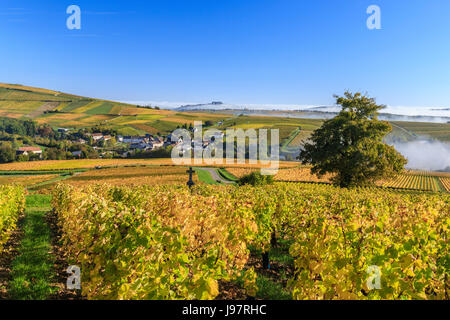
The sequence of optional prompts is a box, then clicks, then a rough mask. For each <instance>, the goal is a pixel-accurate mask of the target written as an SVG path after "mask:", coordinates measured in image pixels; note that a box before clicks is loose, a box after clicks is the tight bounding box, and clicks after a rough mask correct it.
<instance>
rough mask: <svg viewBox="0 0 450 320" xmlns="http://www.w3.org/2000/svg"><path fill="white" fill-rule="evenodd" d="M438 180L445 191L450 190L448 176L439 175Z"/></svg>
mask: <svg viewBox="0 0 450 320" xmlns="http://www.w3.org/2000/svg"><path fill="white" fill-rule="evenodd" d="M439 180H440V181H441V183H442V186H443V187H444V189H445V190H446V191H447V192H450V178H448V177H440V178H439Z"/></svg>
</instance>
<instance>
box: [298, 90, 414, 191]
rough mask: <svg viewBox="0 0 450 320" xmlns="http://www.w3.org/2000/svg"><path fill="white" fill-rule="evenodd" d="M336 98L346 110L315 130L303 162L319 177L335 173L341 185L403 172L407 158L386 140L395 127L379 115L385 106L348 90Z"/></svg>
mask: <svg viewBox="0 0 450 320" xmlns="http://www.w3.org/2000/svg"><path fill="white" fill-rule="evenodd" d="M335 98H336V103H337V104H338V105H340V106H341V107H342V110H341V111H340V112H339V114H338V115H337V116H336V117H334V118H333V119H329V120H326V121H325V122H324V123H323V125H322V127H320V128H319V129H317V130H316V131H314V133H313V134H312V136H311V138H310V141H309V142H307V143H306V144H305V146H304V149H303V150H302V151H301V152H300V156H299V159H300V160H302V162H303V164H307V163H309V164H312V172H313V173H314V174H317V175H318V176H321V175H324V174H326V173H333V174H335V177H334V181H333V182H334V183H336V184H338V185H340V186H341V187H350V186H357V185H367V184H370V183H373V182H375V181H376V180H378V179H381V178H386V177H389V176H393V175H396V174H398V173H400V172H401V171H402V170H403V167H404V166H405V164H406V162H407V161H406V159H405V158H404V157H403V156H402V155H401V154H400V153H398V152H397V151H396V150H395V148H394V147H392V146H389V145H387V144H385V143H383V141H382V140H383V138H384V137H385V136H386V134H388V133H389V132H390V131H391V130H392V128H391V126H390V124H389V123H388V122H385V121H380V120H378V118H377V117H378V112H379V110H381V109H383V108H384V107H385V106H383V105H377V104H376V102H375V99H373V98H369V97H367V96H365V95H361V93H355V94H352V93H351V92H345V95H344V96H343V97H340V96H335Z"/></svg>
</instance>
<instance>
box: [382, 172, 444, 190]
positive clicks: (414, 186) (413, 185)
mask: <svg viewBox="0 0 450 320" xmlns="http://www.w3.org/2000/svg"><path fill="white" fill-rule="evenodd" d="M382 186H384V187H391V188H401V189H411V190H424V191H435V192H438V191H440V190H441V188H440V186H439V181H438V178H437V177H434V176H431V175H426V174H419V175H410V174H402V175H400V176H398V177H397V178H395V179H392V180H390V181H387V182H384V183H383V184H382Z"/></svg>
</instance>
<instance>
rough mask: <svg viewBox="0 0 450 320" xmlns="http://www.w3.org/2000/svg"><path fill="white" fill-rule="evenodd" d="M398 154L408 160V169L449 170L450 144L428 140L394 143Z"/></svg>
mask: <svg viewBox="0 0 450 320" xmlns="http://www.w3.org/2000/svg"><path fill="white" fill-rule="evenodd" d="M392 145H393V146H394V147H395V149H397V151H398V152H400V153H401V154H402V155H403V156H404V157H406V158H407V159H408V164H407V165H406V167H407V168H408V169H417V170H428V171H441V170H447V171H448V170H450V143H444V142H439V141H429V140H415V141H410V142H395V143H393V144H392Z"/></svg>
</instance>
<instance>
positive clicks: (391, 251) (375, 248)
mask: <svg viewBox="0 0 450 320" xmlns="http://www.w3.org/2000/svg"><path fill="white" fill-rule="evenodd" d="M53 198H54V206H55V209H56V211H57V212H58V214H59V219H60V225H61V228H62V231H63V239H64V249H65V250H66V251H67V252H68V253H69V257H70V259H71V260H70V263H74V264H79V265H80V266H81V268H82V283H83V293H84V294H85V295H87V296H88V298H95V299H103V298H123V299H155V298H164V299H176V298H182V299H192V298H206V299H209V298H214V297H215V296H216V295H217V294H218V292H217V282H216V281H217V280H219V279H224V280H230V279H234V278H236V277H238V276H239V275H242V272H243V270H244V269H245V268H244V266H245V264H246V262H247V259H248V254H249V253H248V250H247V247H248V245H252V246H257V247H259V248H261V249H262V251H263V252H267V251H268V249H269V248H270V246H271V243H272V241H273V238H274V236H275V238H283V239H289V240H291V241H292V243H293V244H292V246H291V248H290V254H291V255H292V257H293V258H294V260H295V273H294V274H292V275H291V280H290V281H289V282H288V287H289V288H290V290H291V292H292V294H293V297H294V298H296V299H379V298H383V299H413V298H424V299H445V298H446V299H448V298H449V296H448V292H447V290H448V285H449V282H448V271H449V270H448V269H449V259H450V258H449V252H448V246H447V244H448V231H449V224H450V218H449V212H450V196H448V195H447V194H442V195H438V194H436V195H427V194H416V195H413V194H399V193H395V192H388V191H385V190H382V189H364V188H361V189H358V190H347V189H340V188H337V187H333V186H329V185H314V184H298V183H293V184H290V183H279V184H275V185H270V186H264V187H256V188H254V187H251V186H243V187H239V188H237V187H233V186H220V187H219V186H215V187H212V186H197V187H195V188H194V189H193V192H192V194H191V193H189V192H188V191H186V190H185V188H183V187H177V186H165V187H138V188H118V187H107V186H99V187H89V188H85V189H81V190H76V189H73V188H71V187H67V186H59V187H58V188H57V189H56V190H55V193H54V197H53ZM374 266H375V267H377V268H379V270H380V275H381V282H380V284H381V287H380V289H379V290H370V289H371V288H369V287H368V286H367V280H368V279H369V277H370V276H371V275H370V274H369V273H367V270H368V268H369V267H374ZM244 277H245V279H246V280H247V281H246V283H247V288H248V290H249V293H250V292H254V290H255V287H254V281H255V279H254V274H253V271H252V270H251V269H250V270H248V272H247V273H245V274H244Z"/></svg>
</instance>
